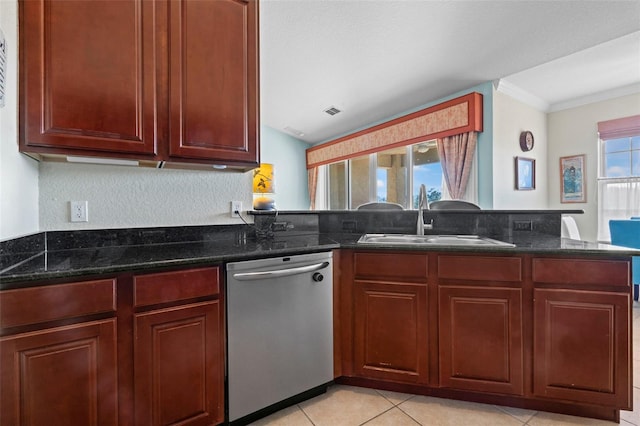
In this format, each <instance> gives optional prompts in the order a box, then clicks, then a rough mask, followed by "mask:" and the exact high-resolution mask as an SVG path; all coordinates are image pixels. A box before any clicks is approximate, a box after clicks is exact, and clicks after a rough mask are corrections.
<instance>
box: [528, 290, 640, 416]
mask: <svg viewBox="0 0 640 426" xmlns="http://www.w3.org/2000/svg"><path fill="white" fill-rule="evenodd" d="M534 298H535V302H534V348H533V349H534V358H533V367H534V376H533V385H534V393H535V394H536V395H537V396H540V397H548V398H558V399H564V400H570V401H578V402H586V403H593V404H601V405H608V406H612V407H618V408H621V409H629V408H630V407H631V395H632V394H631V381H630V377H629V376H630V371H631V370H630V368H631V367H630V359H631V358H630V350H631V347H630V342H629V340H630V330H629V324H630V321H631V319H630V313H629V301H630V300H629V294H626V293H625V294H622V293H607V292H592V291H578V290H554V289H535V290H534Z"/></svg>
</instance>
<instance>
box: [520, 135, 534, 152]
mask: <svg viewBox="0 0 640 426" xmlns="http://www.w3.org/2000/svg"><path fill="white" fill-rule="evenodd" d="M520 149H522V151H525V152H526V151H531V149H533V133H531V132H530V131H529V130H526V131H524V132H522V133H520Z"/></svg>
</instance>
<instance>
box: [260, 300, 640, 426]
mask: <svg viewBox="0 0 640 426" xmlns="http://www.w3.org/2000/svg"><path fill="white" fill-rule="evenodd" d="M633 331H634V336H633V346H634V349H633V359H634V361H633V363H634V367H633V369H634V376H633V384H634V408H635V410H634V411H633V412H630V411H621V412H620V417H621V420H620V425H621V426H632V425H633V426H640V304H639V303H637V302H634V310H633ZM253 424H254V425H256V426H359V425H367V426H405V425H406V426H419V425H423V426H523V425H526V426H577V425H579V426H600V425H602V426H612V425H615V424H616V423H613V422H607V421H602V420H594V419H587V418H583V417H573V416H565V415H560V414H553V413H547V412H542V411H532V410H523V409H518V408H510V407H502V406H497V405H488V404H477V403H472V402H464V401H454V400H448V399H441V398H432V397H427V396H421V395H409V394H403V393H397V392H388V391H383V390H374V389H366V388H358V387H353V386H342V385H335V386H332V387H330V388H329V390H328V391H327V393H326V394H323V395H320V396H318V397H316V398H313V399H310V400H308V401H305V402H303V403H300V404H298V405H294V406H292V407H289V408H287V409H284V410H282V411H279V412H277V413H275V414H272V415H271V416H269V417H266V418H264V419H261V420H259V421H257V422H256V423H253Z"/></svg>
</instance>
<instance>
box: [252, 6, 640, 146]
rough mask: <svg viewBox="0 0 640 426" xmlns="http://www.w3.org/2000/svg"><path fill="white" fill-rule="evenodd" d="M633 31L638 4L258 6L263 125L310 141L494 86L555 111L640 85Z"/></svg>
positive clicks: (638, 23)
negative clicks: (614, 68) (503, 85)
mask: <svg viewBox="0 0 640 426" xmlns="http://www.w3.org/2000/svg"><path fill="white" fill-rule="evenodd" d="M612 23H615V24H612ZM638 31H640V1H636V0H634V1H597V0H594V1H563V0H558V1H518V0H514V1H494V0H472V1H464V0H462V1H440V0H437V1H436V0H430V1H428V0H414V1H409V0H403V1H401V0H369V1H365V0H360V1H357V0H339V1H338V0H261V3H260V37H261V39H260V51H261V61H260V66H261V114H262V123H263V124H265V125H267V126H270V127H272V128H274V129H276V130H280V131H285V130H284V129H285V128H287V127H289V128H293V129H297V130H299V131H301V132H304V136H297V137H298V138H299V139H302V140H305V141H307V142H309V143H317V142H322V141H325V140H328V139H331V138H334V137H337V136H340V135H343V134H345V133H349V132H352V131H354V130H356V129H358V128H361V127H363V126H367V125H369V124H371V123H373V122H376V121H379V120H382V119H385V118H388V117H390V116H393V115H396V114H399V113H402V112H403V111H406V110H408V109H411V108H415V107H418V106H420V105H423V104H425V103H429V102H432V101H435V100H437V99H440V98H442V97H445V96H448V95H451V94H453V93H456V92H458V91H461V90H466V89H468V88H470V87H472V86H474V85H477V84H479V83H483V82H487V81H496V80H500V79H503V80H504V81H505V82H508V83H509V84H511V85H515V86H518V87H519V88H520V89H522V90H524V91H526V92H527V93H530V94H532V95H533V96H534V98H536V99H539V100H541V102H542V104H543V105H547V106H553V105H554V104H558V103H560V102H565V101H567V100H569V99H572V98H576V97H580V96H584V95H587V94H590V93H589V92H591V93H593V92H595V91H602V90H609V89H610V88H612V87H618V86H625V85H626V86H628V85H633V84H637V83H640V65H639V64H638V61H639V60H640V59H639V58H640V55H639V53H640V44H639V43H640V39H639V38H638V35H637V34H636V35H631V36H629V35H630V34H632V33H634V32H638ZM624 36H628V37H626V38H622V37H624ZM621 38H622V39H621ZM614 39H620V40H623V41H624V43H622V44H621V45H620V46H618V45H617V44H616V43H612V44H610V45H608V46H609V47H607V45H606V44H605V45H602V43H607V42H611V41H612V40H614ZM598 45H602V46H604V48H600V50H599V51H597V50H596V52H595V53H592V54H584V53H583V54H582V55H580V54H578V55H577V56H576V55H572V54H574V53H576V52H581V51H583V50H585V49H589V48H592V47H593V46H596V47H598ZM613 46H618V47H615V48H614V47H613ZM612 51H613V52H614V53H615V54H614V55H613V56H614V60H616V59H615V58H617V60H618V62H607V61H609V60H608V59H607V58H608V56H611V55H610V52H612ZM587 52H589V51H587ZM634 55H635V57H634ZM567 56H569V58H568V59H567V58H566V57H567ZM572 56H575V57H574V58H573V61H570V59H571V57H572ZM559 58H565V59H563V60H560V59H559ZM629 58H631V60H630V59H629ZM555 60H558V61H555ZM634 60H635V62H634ZM576 61H577V63H578V64H580V63H583V64H586V63H588V65H589V70H590V69H592V68H595V69H596V70H597V72H598V74H597V78H596V80H597V84H591V83H592V82H591V80H592V79H593V78H592V77H589V76H588V69H587V68H585V67H584V66H583V67H580V66H579V65H575V63H576ZM620 61H623V62H624V61H626V62H624V68H625V69H626V71H625V72H623V73H620V72H618V73H617V74H624V76H621V75H617V74H616V72H611V69H610V68H608V67H607V66H604V71H603V70H602V68H603V64H605V63H613V64H620V63H623V62H620ZM554 62H556V63H557V64H556V65H555V68H554V67H553V65H554ZM542 64H547V66H546V68H544V67H540V68H541V69H539V70H538V72H537V73H535V70H536V67H538V66H540V65H542ZM634 65H635V67H634ZM589 72H590V71H589ZM527 73H529V74H527ZM550 75H551V76H553V79H552V80H549V76H550ZM556 77H557V78H556ZM634 78H635V81H632V80H633V79H634ZM616 79H619V80H620V81H619V82H618V81H616ZM587 86H588V87H587ZM330 106H334V107H337V108H338V109H341V110H342V112H341V113H340V114H338V115H335V116H329V115H327V114H326V113H324V112H323V111H324V110H325V109H326V108H327V107H330Z"/></svg>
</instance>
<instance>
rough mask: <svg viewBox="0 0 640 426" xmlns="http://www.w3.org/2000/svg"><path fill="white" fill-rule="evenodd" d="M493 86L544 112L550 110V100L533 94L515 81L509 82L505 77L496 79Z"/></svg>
mask: <svg viewBox="0 0 640 426" xmlns="http://www.w3.org/2000/svg"><path fill="white" fill-rule="evenodd" d="M493 87H494V88H495V90H496V91H498V92H501V93H504V94H505V95H508V96H511V97H512V98H514V99H516V100H518V101H520V102H523V103H525V104H527V105H529V106H531V107H533V108H535V109H538V110H540V111H543V112H548V111H549V107H550V105H549V102H547V101H545V100H543V99H541V98H539V97H537V96H536V95H533V94H531V93H529V92H527V91H526V90H523V89H521V88H520V87H518V86H516V85H515V84H513V83H509V82H508V81H506V80H504V79H499V80H494V81H493Z"/></svg>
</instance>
